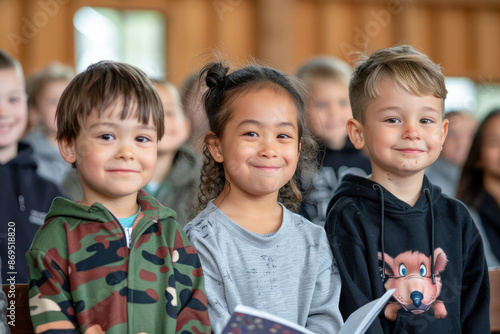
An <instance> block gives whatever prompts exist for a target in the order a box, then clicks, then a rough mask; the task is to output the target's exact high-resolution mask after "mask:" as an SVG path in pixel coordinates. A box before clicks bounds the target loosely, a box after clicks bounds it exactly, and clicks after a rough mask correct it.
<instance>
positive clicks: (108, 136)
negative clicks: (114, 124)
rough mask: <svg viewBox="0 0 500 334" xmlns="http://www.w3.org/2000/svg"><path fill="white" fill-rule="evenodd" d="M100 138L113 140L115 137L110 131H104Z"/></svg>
mask: <svg viewBox="0 0 500 334" xmlns="http://www.w3.org/2000/svg"><path fill="white" fill-rule="evenodd" d="M99 138H101V139H104V140H113V139H115V137H114V136H113V135H112V134H110V133H103V134H102V135H100V136H99Z"/></svg>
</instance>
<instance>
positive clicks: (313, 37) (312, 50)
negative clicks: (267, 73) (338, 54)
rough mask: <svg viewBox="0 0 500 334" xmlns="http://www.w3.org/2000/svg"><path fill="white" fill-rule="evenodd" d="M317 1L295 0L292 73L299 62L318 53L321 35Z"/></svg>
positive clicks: (292, 18) (292, 13)
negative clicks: (319, 32) (319, 33)
mask: <svg viewBox="0 0 500 334" xmlns="http://www.w3.org/2000/svg"><path fill="white" fill-rule="evenodd" d="M317 15H318V9H317V3H314V2H311V1H294V2H293V9H292V12H291V16H290V19H291V21H292V24H291V25H292V29H291V31H290V32H291V34H292V35H291V36H292V39H291V40H292V42H291V44H292V46H291V49H290V56H289V57H291V63H290V64H289V65H292V64H293V66H290V68H289V69H288V70H289V72H290V73H293V72H294V71H295V68H296V66H297V64H299V63H301V62H302V61H304V60H305V59H307V58H309V57H311V56H313V55H315V54H317V53H318V52H320V50H319V36H318V28H319V27H318V25H317V19H316V18H317Z"/></svg>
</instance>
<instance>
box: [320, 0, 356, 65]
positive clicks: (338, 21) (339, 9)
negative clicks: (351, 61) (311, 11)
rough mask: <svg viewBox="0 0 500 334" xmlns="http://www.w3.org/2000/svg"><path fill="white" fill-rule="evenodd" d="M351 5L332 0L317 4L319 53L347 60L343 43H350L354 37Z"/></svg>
mask: <svg viewBox="0 0 500 334" xmlns="http://www.w3.org/2000/svg"><path fill="white" fill-rule="evenodd" d="M353 15H354V13H353V10H352V6H351V5H348V4H344V3H336V2H333V1H328V2H323V3H320V4H319V10H318V25H319V27H318V30H319V39H320V48H321V50H320V53H325V54H330V55H333V56H336V57H339V58H341V59H343V60H346V61H347V60H348V58H349V57H348V56H347V55H346V54H344V52H343V48H342V47H341V46H343V45H344V44H348V43H349V44H352V41H353V39H354V30H353V28H354V23H353Z"/></svg>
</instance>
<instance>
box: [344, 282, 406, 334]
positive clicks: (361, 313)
mask: <svg viewBox="0 0 500 334" xmlns="http://www.w3.org/2000/svg"><path fill="white" fill-rule="evenodd" d="M394 291H396V289H391V290H387V291H386V293H384V295H383V296H382V297H380V298H378V299H375V300H374V301H371V302H369V303H367V304H366V305H364V306H362V307H360V308H359V309H357V310H356V311H355V312H353V313H352V314H351V315H350V316H349V318H347V321H346V322H345V324H344V326H342V329H341V330H340V332H339V333H338V334H362V333H364V332H366V331H367V330H368V328H369V327H370V325H371V324H372V322H373V320H375V318H376V317H377V316H378V314H379V313H380V311H381V310H382V309H383V308H384V306H385V304H386V303H387V301H388V300H389V298H391V296H392V294H393V293H394Z"/></svg>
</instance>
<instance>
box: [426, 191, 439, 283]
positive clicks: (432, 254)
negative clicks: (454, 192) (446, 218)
mask: <svg viewBox="0 0 500 334" xmlns="http://www.w3.org/2000/svg"><path fill="white" fill-rule="evenodd" d="M424 194H425V196H426V197H427V200H428V201H429V207H430V208H431V275H432V284H436V278H435V277H434V210H432V202H431V192H430V191H429V188H424Z"/></svg>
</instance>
